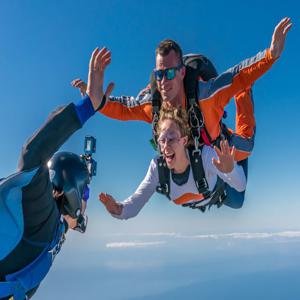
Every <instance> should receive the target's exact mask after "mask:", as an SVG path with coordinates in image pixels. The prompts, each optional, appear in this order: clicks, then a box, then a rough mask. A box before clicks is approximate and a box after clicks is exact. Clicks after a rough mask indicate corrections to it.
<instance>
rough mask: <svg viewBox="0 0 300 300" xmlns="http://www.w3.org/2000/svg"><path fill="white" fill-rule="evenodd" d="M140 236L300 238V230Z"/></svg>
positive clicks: (145, 234)
mask: <svg viewBox="0 0 300 300" xmlns="http://www.w3.org/2000/svg"><path fill="white" fill-rule="evenodd" d="M140 236H165V237H171V238H172V237H173V238H182V239H223V238H232V239H267V238H276V237H278V238H300V231H281V232H234V233H222V234H197V235H183V234H180V233H174V232H173V233H168V232H166V233H164V232H158V233H144V234H141V235H140Z"/></svg>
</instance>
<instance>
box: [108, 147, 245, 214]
mask: <svg viewBox="0 0 300 300" xmlns="http://www.w3.org/2000/svg"><path fill="white" fill-rule="evenodd" d="M201 157H202V161H203V168H204V172H205V177H206V180H207V183H208V186H209V190H210V191H212V190H213V189H214V187H215V185H216V182H217V176H219V177H220V178H221V179H223V180H224V181H225V182H226V183H228V184H229V185H230V186H231V187H232V188H234V189H236V190H237V191H238V192H242V191H244V190H245V188H246V183H247V181H246V176H245V173H244V170H243V168H242V167H241V166H240V165H237V164H236V163H234V168H233V170H232V171H231V172H230V173H222V172H220V171H219V170H218V169H217V168H216V167H215V165H214V164H213V163H212V158H213V157H215V158H217V154H216V152H215V150H214V149H213V148H211V147H209V146H204V147H203V149H202V155H201ZM158 184H159V176H158V168H157V158H154V159H152V160H151V163H150V166H149V169H148V172H147V174H146V176H145V178H144V179H143V181H142V182H141V183H140V185H139V187H138V188H137V190H136V191H135V192H134V194H132V195H131V196H130V197H128V198H127V199H126V200H124V201H123V202H121V203H122V205H123V210H122V213H121V215H112V216H114V217H115V218H118V219H129V218H132V217H135V216H136V215H137V214H138V213H139V211H140V210H141V209H142V208H143V206H144V205H145V204H146V203H147V202H148V200H149V199H150V198H151V196H152V195H153V194H154V192H155V191H156V187H157V186H158ZM170 198H171V201H173V202H174V203H175V204H179V205H181V204H183V203H193V202H196V201H200V200H202V199H203V205H205V204H206V203H208V202H209V200H210V199H204V197H203V196H202V195H201V194H199V192H198V189H197V187H196V184H195V180H194V177H193V172H192V169H191V168H190V173H189V178H188V181H187V182H186V183H184V184H182V185H178V184H176V183H175V182H174V181H173V179H172V176H170ZM200 205H201V204H200Z"/></svg>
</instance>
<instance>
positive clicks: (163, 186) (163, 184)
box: [156, 155, 171, 199]
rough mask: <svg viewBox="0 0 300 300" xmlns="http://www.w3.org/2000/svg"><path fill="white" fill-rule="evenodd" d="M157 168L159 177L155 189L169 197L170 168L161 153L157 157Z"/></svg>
mask: <svg viewBox="0 0 300 300" xmlns="http://www.w3.org/2000/svg"><path fill="white" fill-rule="evenodd" d="M157 169H158V177H159V185H158V186H157V187H156V191H157V192H158V193H160V194H163V195H165V196H167V197H168V199H170V173H171V172H170V170H169V168H168V167H167V164H166V162H165V160H164V158H163V156H162V155H161V156H160V157H159V158H158V159H157Z"/></svg>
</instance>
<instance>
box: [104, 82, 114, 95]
mask: <svg viewBox="0 0 300 300" xmlns="http://www.w3.org/2000/svg"><path fill="white" fill-rule="evenodd" d="M114 87H115V84H114V83H113V82H110V83H109V85H108V87H107V89H106V91H105V97H106V98H108V97H109V95H110V94H111V92H112V90H113V89H114Z"/></svg>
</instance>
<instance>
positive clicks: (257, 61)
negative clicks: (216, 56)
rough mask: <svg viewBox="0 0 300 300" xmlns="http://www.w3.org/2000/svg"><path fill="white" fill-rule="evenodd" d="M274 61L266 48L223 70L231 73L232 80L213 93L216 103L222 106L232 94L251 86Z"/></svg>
mask: <svg viewBox="0 0 300 300" xmlns="http://www.w3.org/2000/svg"><path fill="white" fill-rule="evenodd" d="M274 62H275V59H273V58H272V57H271V53H270V50H269V49H267V50H265V51H263V52H260V53H258V54H257V55H256V56H254V57H252V58H250V59H246V60H244V61H242V62H241V63H240V64H238V65H236V66H234V67H233V68H231V69H229V70H228V71H227V72H225V73H227V74H231V75H232V82H231V83H230V84H228V85H226V86H224V87H223V88H221V89H220V90H219V91H218V92H217V93H216V94H215V97H217V103H218V105H219V106H220V107H222V108H224V107H225V106H226V104H228V102H229V101H230V99H231V98H232V97H233V96H234V95H236V94H237V93H239V92H241V91H242V90H244V89H247V88H249V87H251V85H252V84H253V83H254V82H255V81H256V80H257V79H258V78H259V77H261V76H262V75H263V74H264V73H266V72H267V71H268V70H269V69H270V68H271V66H272V65H273V63H274ZM220 76H222V75H220Z"/></svg>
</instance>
